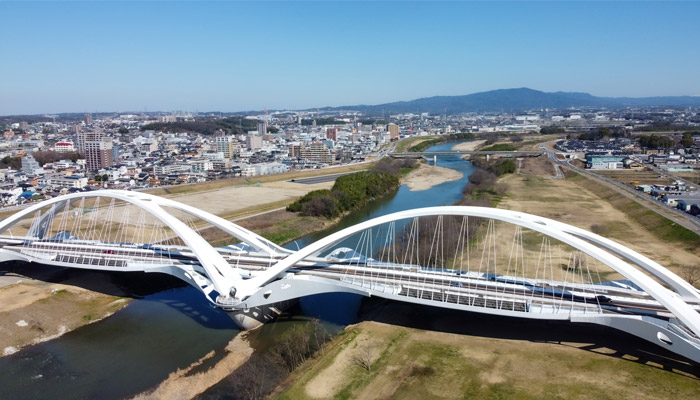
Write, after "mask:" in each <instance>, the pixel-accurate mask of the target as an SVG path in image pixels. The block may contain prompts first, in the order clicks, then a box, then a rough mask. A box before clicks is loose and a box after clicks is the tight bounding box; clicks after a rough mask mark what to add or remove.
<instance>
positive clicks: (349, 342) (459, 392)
mask: <svg viewBox="0 0 700 400" xmlns="http://www.w3.org/2000/svg"><path fill="white" fill-rule="evenodd" d="M473 322H475V323H489V322H491V321H489V320H486V321H479V320H475V321H473ZM453 323H456V322H453ZM496 324H501V323H500V322H496ZM502 328H507V327H505V326H504V327H502ZM510 328H513V329H516V330H517V329H518V328H516V327H515V326H510ZM480 329H482V330H484V331H488V330H489V328H487V327H484V328H476V330H477V331H478V330H480ZM520 329H521V330H523V331H528V330H531V331H533V332H529V333H527V334H524V335H523V336H525V337H527V335H532V336H533V337H532V338H518V337H517V336H518V335H513V336H515V338H512V339H496V338H492V337H488V336H481V335H479V334H477V335H470V334H455V333H445V332H436V331H424V330H421V329H415V328H411V327H401V326H393V325H386V324H382V323H377V322H363V323H361V324H359V325H357V326H354V327H349V328H348V329H347V330H346V331H345V332H344V333H343V334H342V335H339V336H338V337H337V338H335V339H334V340H333V341H332V342H331V343H330V344H329V345H328V346H327V347H326V348H324V352H323V354H322V355H321V356H320V357H316V358H315V359H313V360H311V361H310V362H307V363H306V364H305V365H304V366H303V367H302V368H300V369H299V370H297V371H296V372H295V373H294V374H293V375H292V376H291V377H290V378H288V379H287V381H286V384H287V385H288V386H286V390H284V391H282V393H278V398H279V399H289V400H291V399H307V398H335V399H351V398H352V399H375V398H382V399H428V398H446V399H455V398H462V399H464V398H473V399H506V398H518V399H542V398H554V399H559V398H561V399H564V398H577V399H579V398H580V399H616V398H674V399H693V398H695V397H696V395H697V393H698V390H700V381H698V380H697V379H693V378H692V377H689V376H687V375H689V374H688V373H687V372H685V371H684V370H683V369H685V367H686V366H684V365H682V364H679V368H682V369H680V370H679V369H674V370H663V369H661V368H659V367H660V365H654V366H652V367H650V366H647V365H644V364H643V363H640V362H635V361H638V360H636V357H635V356H630V355H625V356H623V355H620V354H618V355H616V354H614V351H611V349H608V348H604V347H599V346H597V345H596V343H595V342H593V343H589V344H586V343H574V342H567V343H558V342H556V339H555V340H553V341H549V340H542V341H538V340H537V339H538V338H539V337H547V336H548V335H547V334H538V333H537V332H534V331H535V330H536V328H534V327H532V326H526V327H522V328H520ZM560 333H562V334H564V335H565V336H568V337H571V336H575V334H574V335H572V334H567V333H566V332H560ZM600 336H603V335H601V334H600V333H598V334H596V333H595V332H594V333H593V334H592V337H593V338H594V339H600V340H605V338H604V337H603V338H601V337H600ZM613 336H615V335H613ZM367 343H372V344H373V345H374V349H373V352H372V357H371V366H370V369H369V370H367V369H366V368H365V367H362V366H360V365H358V363H357V362H356V358H357V357H358V355H361V354H363V353H364V351H365V346H366V344H367ZM586 350H588V351H586ZM655 367H656V368H655Z"/></svg>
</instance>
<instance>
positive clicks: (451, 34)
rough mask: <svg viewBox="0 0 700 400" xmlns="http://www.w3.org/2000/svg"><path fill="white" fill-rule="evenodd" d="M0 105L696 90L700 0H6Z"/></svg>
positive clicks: (54, 107)
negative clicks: (490, 0)
mask: <svg viewBox="0 0 700 400" xmlns="http://www.w3.org/2000/svg"><path fill="white" fill-rule="evenodd" d="M0 13H2V15H3V16H5V18H4V22H3V24H1V25H0V37H2V38H4V40H2V41H0V54H3V56H4V59H5V62H3V63H2V64H1V65H0V75H1V76H2V77H3V80H2V84H0V92H1V93H2V96H1V97H0V115H19V114H44V113H64V112H115V111H143V110H145V109H146V110H151V111H170V110H189V111H196V110H199V111H203V112H204V111H224V112H237V111H246V110H262V109H266V108H267V109H309V108H322V107H327V106H330V107H336V106H348V105H359V104H366V105H372V104H383V103H388V102H394V101H410V100H413V99H418V98H424V97H432V96H451V95H466V94H472V93H478V92H484V91H490V90H497V89H507V88H520V87H528V88H532V89H535V90H541V91H545V92H557V91H563V92H585V93H590V94H592V95H594V96H601V97H654V96H683V95H688V96H697V95H700V81H699V80H698V79H697V72H696V71H697V65H700V53H699V52H697V51H696V50H695V48H696V46H697V43H699V42H700V30H698V29H697V28H696V29H692V26H696V21H695V19H696V18H695V17H696V16H697V15H700V3H697V2H691V3H685V2H683V3H659V2H645V3H627V2H621V3H609V2H595V3H592V2H565V3H553V2H536V3H531V2H515V3H510V2H495V3H482V2H409V3H403V2H260V3H253V2H146V3H137V2H94V3H92V2H91V3H85V2H3V3H0Z"/></svg>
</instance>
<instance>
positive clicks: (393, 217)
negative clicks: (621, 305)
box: [237, 206, 700, 336]
mask: <svg viewBox="0 0 700 400" xmlns="http://www.w3.org/2000/svg"><path fill="white" fill-rule="evenodd" d="M439 215H452V216H465V217H481V218H491V219H494V220H498V221H503V222H507V223H511V224H514V225H518V226H521V227H524V228H528V229H531V230H533V231H536V232H540V233H542V234H544V235H547V236H549V237H552V238H554V239H557V240H559V241H561V242H563V243H566V244H568V245H570V246H572V247H573V248H575V249H577V250H580V251H582V252H583V253H585V254H587V255H589V256H591V257H593V258H595V259H596V260H598V261H600V262H602V263H603V264H605V265H607V266H608V267H610V268H612V269H613V270H615V271H617V272H618V273H620V274H621V275H623V276H624V277H626V278H627V279H629V280H630V281H632V282H634V283H635V284H637V285H638V286H639V287H640V288H642V289H643V290H644V291H645V292H646V293H647V294H649V295H650V296H652V297H653V298H654V299H655V300H657V301H658V302H659V303H661V304H662V305H664V306H665V307H666V308H667V309H668V310H669V311H670V312H672V313H673V314H674V315H675V316H676V317H677V318H678V319H679V320H681V321H682V322H683V323H684V324H685V325H686V326H687V327H688V328H689V329H690V330H691V331H692V332H693V333H694V334H696V335H697V336H700V315H699V314H698V313H697V312H695V310H694V309H693V308H692V307H691V306H690V305H688V304H687V303H686V302H685V301H684V300H683V298H682V296H683V297H685V298H689V299H694V300H700V292H698V290H696V289H694V288H693V287H692V286H691V285H689V284H688V283H687V282H685V281H684V280H683V279H681V278H680V277H678V276H677V275H675V274H674V273H672V272H671V271H669V270H668V269H666V268H664V267H662V266H661V265H659V264H657V263H655V262H653V261H651V260H649V259H648V258H646V257H644V256H642V255H641V254H639V253H637V252H634V251H633V250H631V249H629V248H627V247H625V246H622V245H620V244H617V243H615V242H612V241H610V240H608V239H605V238H603V237H601V236H599V235H596V234H594V233H590V232H586V231H585V230H582V229H580V228H576V227H574V226H571V225H568V224H564V223H561V222H557V221H554V220H551V219H548V218H542V217H539V216H536V215H532V214H527V213H522V212H518V211H510V210H503V209H497V208H486V207H469V206H444V207H428V208H419V209H413V210H408V211H401V212H397V213H393V214H388V215H384V216H381V217H378V218H374V219H372V220H369V221H365V222H363V223H360V224H357V225H354V226H351V227H348V228H346V229H343V230H341V231H339V232H336V233H334V234H331V235H329V236H327V237H325V238H323V239H320V240H318V241H316V242H314V243H312V244H310V245H308V246H306V247H304V248H303V249H301V250H299V251H297V252H296V253H294V254H291V255H289V256H287V257H286V258H284V259H282V260H280V261H278V262H277V263H276V264H275V265H273V266H272V267H271V268H269V269H268V270H266V271H264V272H262V273H260V274H259V275H257V276H255V277H254V278H251V279H249V280H246V281H243V282H241V284H242V285H241V286H238V287H237V289H238V294H239V296H240V297H241V299H243V301H245V299H246V298H247V297H249V296H252V295H253V294H255V293H256V292H257V291H259V290H260V288H261V287H263V286H265V285H266V284H268V283H269V282H271V281H273V280H275V279H277V278H278V277H280V276H281V275H283V274H284V273H285V272H286V271H287V270H288V269H289V268H291V267H292V266H294V265H295V264H296V263H298V262H300V261H302V260H304V259H305V258H307V257H310V256H313V255H316V254H318V253H320V252H322V251H323V250H326V249H328V248H329V247H331V246H333V245H334V244H337V243H339V242H341V241H343V240H344V239H346V238H348V237H350V236H352V235H354V234H356V233H358V232H360V231H363V230H365V229H369V228H372V227H375V226H378V225H381V224H385V223H390V222H394V221H399V220H403V219H409V218H415V217H430V216H439ZM599 246H600V247H599ZM608 250H609V251H613V252H615V253H616V254H618V255H620V256H622V257H624V258H627V259H628V260H630V261H633V262H634V263H635V264H636V266H637V267H639V268H641V270H643V271H646V272H648V273H650V274H652V275H653V276H655V277H657V278H658V279H659V280H661V281H662V282H663V283H664V284H667V285H669V286H670V287H671V288H673V289H674V290H676V292H673V291H671V290H669V289H667V288H665V287H664V286H662V285H661V284H660V283H658V282H657V281H655V280H654V279H652V278H651V277H649V276H647V275H646V274H644V273H643V272H642V271H641V270H640V269H637V268H636V267H635V266H633V265H630V264H629V263H627V262H626V261H623V260H622V259H620V258H619V257H618V256H616V255H614V254H611V253H610V252H609V251H608ZM681 294H682V296H681Z"/></svg>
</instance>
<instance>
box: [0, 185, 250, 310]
mask: <svg viewBox="0 0 700 400" xmlns="http://www.w3.org/2000/svg"><path fill="white" fill-rule="evenodd" d="M89 197H106V198H114V199H117V200H122V201H125V202H128V203H130V204H133V205H135V206H137V207H140V208H141V209H143V210H145V211H147V212H149V213H150V214H151V215H153V216H154V217H156V218H158V219H159V220H160V221H161V222H163V223H164V224H166V225H167V226H168V227H169V228H170V229H172V230H173V232H175V234H176V235H178V237H179V238H180V239H182V241H183V242H184V243H185V245H187V247H189V248H190V250H191V251H192V253H193V254H194V255H195V257H197V259H198V260H199V262H200V263H201V265H202V267H203V268H204V270H205V271H206V272H207V275H208V277H209V279H210V280H211V282H212V284H213V285H214V287H215V288H216V291H217V292H218V293H219V295H221V296H224V297H226V296H228V295H229V292H230V290H231V288H232V287H236V286H238V285H239V284H240V282H241V281H242V279H241V277H240V274H239V273H237V272H236V271H234V270H233V268H232V267H231V266H230V265H229V263H228V262H227V261H226V260H225V259H224V258H223V257H222V256H221V254H219V252H217V251H216V250H215V249H214V248H213V247H212V246H211V245H210V244H209V243H208V242H207V241H206V240H204V239H203V238H202V237H201V236H200V235H199V234H197V233H196V232H194V231H193V230H192V229H191V228H190V227H188V226H187V225H186V224H185V223H183V222H182V221H180V220H179V219H177V218H176V217H174V216H173V215H171V214H170V213H168V212H167V211H165V210H164V209H163V208H161V206H160V204H163V203H165V204H167V205H168V206H171V205H172V204H173V203H174V204H175V205H178V204H179V203H176V202H174V201H167V202H166V201H164V200H165V199H162V198H160V197H156V196H152V195H147V194H144V193H134V192H125V191H118V190H101V191H95V192H83V193H73V194H69V195H65V196H59V197H55V198H53V199H50V200H47V201H44V202H41V203H38V204H36V205H33V206H31V207H29V208H27V209H24V210H22V211H20V212H18V213H16V214H14V215H12V216H11V217H9V218H7V219H5V220H3V221H1V222H0V233H2V232H4V231H5V230H7V229H8V228H9V227H11V226H12V225H14V224H15V223H17V222H18V221H20V220H22V219H23V218H25V217H27V216H28V215H30V214H32V213H34V212H36V211H37V210H39V209H41V208H44V207H47V206H51V205H53V204H55V203H59V202H63V201H70V200H73V199H79V198H89Z"/></svg>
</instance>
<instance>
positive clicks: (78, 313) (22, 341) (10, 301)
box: [0, 265, 129, 356]
mask: <svg viewBox="0 0 700 400" xmlns="http://www.w3.org/2000/svg"><path fill="white" fill-rule="evenodd" d="M52 271H54V272H53V273H52V274H50V275H51V276H47V275H46V273H45V272H44V273H43V274H44V276H43V277H38V276H37V274H39V273H41V272H40V271H38V266H36V265H24V266H23V267H22V268H20V269H19V271H18V272H19V273H22V274H23V275H25V276H20V275H15V276H16V282H15V283H12V284H10V285H6V286H3V287H1V288H0V356H7V355H10V354H14V353H16V352H17V351H19V350H21V349H22V348H23V347H25V346H28V345H32V344H37V343H41V342H45V341H47V340H52V339H55V338H57V337H59V336H61V335H63V334H65V333H67V332H70V331H72V330H75V329H77V328H80V327H82V326H84V325H87V324H91V323H94V322H97V321H100V320H102V319H104V318H107V317H108V316H110V315H112V314H114V313H115V312H116V311H118V310H120V309H122V308H123V307H126V305H127V304H128V303H129V299H128V298H125V297H122V296H125V295H126V293H124V292H122V291H121V290H120V289H119V288H118V287H116V286H115V285H114V284H113V283H112V282H111V281H110V280H109V278H108V276H107V275H105V274H101V273H94V274H91V273H87V274H84V273H81V271H78V273H76V274H73V275H72V276H68V277H67V278H65V279H61V277H59V276H57V275H63V276H66V274H65V273H64V272H63V271H61V270H57V269H52ZM11 273H13V274H16V273H17V272H14V271H13V272H11ZM7 276H8V274H7V273H6V274H5V277H6V278H7ZM28 276H35V277H36V279H33V278H30V277H28ZM40 279H48V280H49V281H44V280H40ZM50 280H54V281H58V282H51V281H50Z"/></svg>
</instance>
